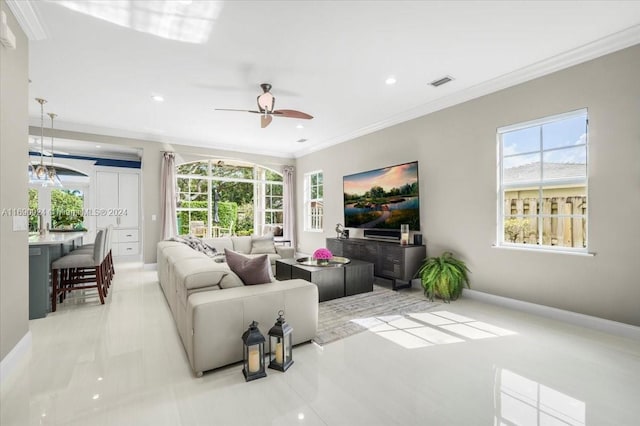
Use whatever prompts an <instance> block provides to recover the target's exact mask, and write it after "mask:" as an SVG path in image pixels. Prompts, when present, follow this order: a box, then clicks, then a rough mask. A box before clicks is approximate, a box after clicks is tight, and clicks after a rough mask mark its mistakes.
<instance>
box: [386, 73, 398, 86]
mask: <svg viewBox="0 0 640 426" xmlns="http://www.w3.org/2000/svg"><path fill="white" fill-rule="evenodd" d="M396 81H397V80H396V78H395V77H394V76H392V75H391V76H389V77H387V79H386V80H385V81H384V82H385V84H387V85H388V86H391V85H392V84H396Z"/></svg>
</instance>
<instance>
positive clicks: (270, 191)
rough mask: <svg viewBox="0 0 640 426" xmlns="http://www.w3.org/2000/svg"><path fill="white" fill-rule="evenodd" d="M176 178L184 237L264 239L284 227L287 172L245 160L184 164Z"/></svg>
mask: <svg viewBox="0 0 640 426" xmlns="http://www.w3.org/2000/svg"><path fill="white" fill-rule="evenodd" d="M176 174H177V179H178V182H177V184H178V208H177V216H178V232H179V233H180V234H189V233H197V234H198V235H200V236H204V235H206V236H207V237H211V236H213V237H216V236H222V235H251V234H258V235H261V234H263V233H264V231H265V229H269V230H273V229H276V230H277V229H281V228H282V225H283V210H282V196H283V188H282V185H283V184H282V174H281V173H278V172H276V171H274V170H270V169H268V168H266V167H262V166H259V165H255V164H250V163H245V162H240V161H231V160H204V161H195V162H191V163H184V164H180V165H178V166H177V171H176ZM194 229H197V232H194ZM276 232H277V231H276Z"/></svg>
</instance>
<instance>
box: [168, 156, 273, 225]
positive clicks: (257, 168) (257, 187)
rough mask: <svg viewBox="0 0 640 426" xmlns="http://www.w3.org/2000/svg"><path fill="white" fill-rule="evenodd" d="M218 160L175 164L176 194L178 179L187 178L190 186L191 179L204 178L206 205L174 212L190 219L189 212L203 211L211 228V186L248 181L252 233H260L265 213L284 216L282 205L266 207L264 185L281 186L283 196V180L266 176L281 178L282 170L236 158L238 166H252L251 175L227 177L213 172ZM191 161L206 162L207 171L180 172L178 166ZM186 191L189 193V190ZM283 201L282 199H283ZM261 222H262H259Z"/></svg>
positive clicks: (183, 208) (199, 161)
mask: <svg viewBox="0 0 640 426" xmlns="http://www.w3.org/2000/svg"><path fill="white" fill-rule="evenodd" d="M218 162H219V160H217V159H210V160H195V161H187V162H184V163H181V164H177V165H176V187H177V188H178V192H177V195H178V196H179V194H180V193H182V191H180V188H179V186H178V185H177V182H178V179H188V183H189V184H188V188H189V189H190V187H191V180H192V179H198V180H205V181H207V200H206V202H207V207H178V208H177V209H176V214H179V213H180V212H187V214H188V217H189V220H191V213H193V212H205V213H206V216H207V220H205V222H206V223H207V227H208V229H211V227H212V226H213V215H212V208H213V201H214V200H213V197H212V188H213V186H217V183H219V182H230V183H250V184H252V185H253V209H254V224H253V228H254V229H253V232H254V234H257V235H260V232H261V230H262V229H263V228H264V226H265V225H267V224H265V223H264V222H265V219H266V215H267V214H270V215H274V216H275V215H276V214H277V213H278V212H280V213H281V215H282V216H284V207H282V208H280V209H266V205H265V204H266V200H265V198H266V186H267V185H280V186H282V187H283V190H282V192H283V195H282V198H284V181H283V180H281V181H274V180H271V179H269V178H267V177H266V172H267V171H269V172H271V173H274V174H275V175H278V176H280V177H281V178H282V172H279V171H277V170H274V169H272V168H268V167H265V166H262V165H260V164H251V163H245V162H243V161H241V160H238V161H237V163H238V164H241V165H239V167H247V168H252V176H251V178H247V177H228V176H217V175H215V173H214V166H216V165H217V164H218ZM192 163H206V164H207V173H206V174H192V173H180V170H179V168H180V167H181V166H184V165H185V164H192ZM188 193H191V192H190V191H189V192H188ZM200 194H203V193H200ZM283 201H284V200H283ZM261 222H262V223H261ZM279 225H280V226H284V225H283V224H279Z"/></svg>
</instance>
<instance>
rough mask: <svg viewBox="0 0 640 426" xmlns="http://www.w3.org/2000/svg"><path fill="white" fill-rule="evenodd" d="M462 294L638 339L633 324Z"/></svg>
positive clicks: (638, 330) (471, 292) (637, 329)
mask: <svg viewBox="0 0 640 426" xmlns="http://www.w3.org/2000/svg"><path fill="white" fill-rule="evenodd" d="M462 294H463V297H465V298H469V299H474V300H478V301H480V302H486V303H491V304H493V305H499V306H504V307H506V308H510V309H515V310H518V311H523V312H527V313H530V314H534V315H539V316H542V317H547V318H551V319H554V320H558V321H563V322H566V323H569V324H573V325H577V326H580V327H585V328H590V329H593V330H597V331H602V332H605V333H610V334H615V335H616V336H621V337H626V338H628V339H633V340H638V341H640V327H636V326H635V325H631V324H625V323H622V322H618V321H611V320H608V319H604V318H598V317H594V316H591V315H585V314H579V313H577V312H571V311H565V310H563V309H558V308H552V307H550V306H544V305H538V304H536V303H531V302H524V301H522V300H516V299H511V298H508V297H503V296H496V295H494V294H489V293H484V292H481V291H477V290H470V289H465V290H464V292H463V293H462Z"/></svg>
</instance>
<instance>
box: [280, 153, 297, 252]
mask: <svg viewBox="0 0 640 426" xmlns="http://www.w3.org/2000/svg"><path fill="white" fill-rule="evenodd" d="M294 172H295V170H294V168H293V166H286V167H285V168H284V169H283V170H282V181H283V190H284V198H283V200H282V208H283V220H284V224H283V225H284V232H283V237H284V239H285V240H291V247H296V209H295V204H294V203H295V173H294Z"/></svg>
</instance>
